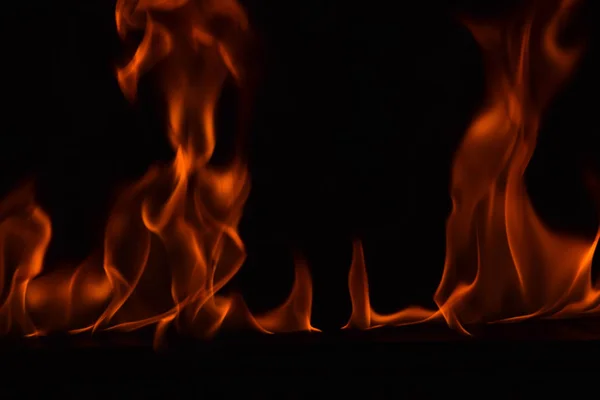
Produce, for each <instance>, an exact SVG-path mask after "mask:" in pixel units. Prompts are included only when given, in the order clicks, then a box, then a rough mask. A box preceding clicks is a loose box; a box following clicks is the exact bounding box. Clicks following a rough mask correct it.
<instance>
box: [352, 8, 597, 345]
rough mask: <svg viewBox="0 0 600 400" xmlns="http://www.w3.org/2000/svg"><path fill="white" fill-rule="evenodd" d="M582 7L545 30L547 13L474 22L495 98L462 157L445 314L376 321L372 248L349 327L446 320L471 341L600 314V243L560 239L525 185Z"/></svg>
mask: <svg viewBox="0 0 600 400" xmlns="http://www.w3.org/2000/svg"><path fill="white" fill-rule="evenodd" d="M535 4H540V5H543V6H547V5H548V4H551V2H543V4H542V2H538V3H535ZM575 5H576V1H573V0H563V1H561V2H560V3H559V4H558V7H557V9H556V11H555V12H554V14H553V15H552V17H551V18H550V20H549V21H548V22H547V23H546V24H545V26H543V27H542V28H541V29H540V21H539V18H538V16H539V15H540V13H537V12H535V11H538V9H535V10H534V12H531V13H529V14H528V15H527V16H526V17H525V18H524V19H521V20H519V19H515V20H513V21H508V22H509V23H506V21H504V22H503V23H501V24H495V25H490V24H486V25H481V24H477V23H474V22H472V21H465V23H466V25H467V27H468V28H469V29H470V31H471V32H472V34H473V36H474V37H475V39H476V40H477V42H478V43H479V45H480V47H481V48H482V50H483V54H484V58H485V60H486V61H487V66H488V68H487V74H488V92H487V93H488V94H487V102H486V104H487V105H486V107H484V109H483V111H482V112H481V113H480V114H479V115H478V116H477V117H476V118H475V120H474V121H473V123H472V124H471V126H470V128H469V129H468V131H467V132H466V135H465V137H464V139H463V141H462V144H461V145H460V147H459V149H458V151H457V152H456V154H455V157H454V163H453V169H452V185H451V197H452V203H453V210H452V213H451V215H450V217H449V218H448V221H447V229H446V240H447V244H446V261H445V265H444V272H443V275H442V279H441V282H440V284H439V287H438V289H437V291H436V293H435V296H434V300H435V302H436V304H437V306H438V307H439V309H438V310H435V311H433V310H429V311H428V310H423V309H420V308H410V309H407V310H404V311H401V312H399V313H397V314H394V315H389V316H381V315H379V314H377V313H376V312H374V311H373V310H372V309H371V307H370V304H369V297H368V289H367V277H366V270H365V266H364V260H363V255H362V248H361V246H360V243H356V244H355V250H354V261H353V264H352V267H351V270H350V276H349V287H350V292H351V298H352V304H353V313H352V316H351V319H350V322H349V324H348V326H354V327H358V328H362V329H367V328H371V327H375V326H378V325H383V324H394V325H401V324H406V323H414V322H423V321H428V320H433V319H439V318H440V317H443V318H444V319H445V321H446V322H447V323H448V325H449V326H450V327H453V328H456V329H458V330H460V331H462V332H463V333H468V330H467V327H468V326H469V325H471V324H475V323H482V322H483V323H490V322H501V321H514V320H520V319H525V318H531V317H534V316H539V317H566V316H574V315H581V314H584V313H592V312H597V311H598V310H599V304H600V288H598V287H597V286H596V287H595V286H594V285H593V283H592V278H591V264H592V257H593V254H594V251H595V249H596V245H597V243H598V238H599V235H596V237H595V238H593V239H582V238H575V237H568V236H566V235H564V234H559V233H556V232H552V231H550V230H549V229H548V228H547V227H546V226H545V225H544V223H543V222H542V221H541V220H540V218H539V217H538V216H537V214H536V211H535V210H534V208H533V206H532V204H531V201H530V199H529V196H528V194H527V190H526V187H525V183H524V173H525V169H526V168H527V165H528V163H529V160H530V159H531V156H532V154H533V151H534V149H535V144H536V139H537V134H538V129H539V125H540V118H541V116H542V114H543V110H544V108H545V107H546V106H547V104H548V102H549V101H550V99H551V98H552V95H553V94H554V93H555V92H556V91H557V90H558V89H559V88H560V86H561V85H562V84H563V83H564V82H565V80H566V79H567V78H568V76H569V74H570V73H571V72H572V71H573V69H574V67H575V65H576V63H577V60H578V58H579V54H580V49H578V48H575V49H565V48H562V47H561V46H560V45H559V40H558V35H559V32H560V31H561V29H560V28H561V27H562V26H563V24H564V23H565V20H566V18H567V17H568V16H569V13H570V12H571V10H572V9H573V6H575Z"/></svg>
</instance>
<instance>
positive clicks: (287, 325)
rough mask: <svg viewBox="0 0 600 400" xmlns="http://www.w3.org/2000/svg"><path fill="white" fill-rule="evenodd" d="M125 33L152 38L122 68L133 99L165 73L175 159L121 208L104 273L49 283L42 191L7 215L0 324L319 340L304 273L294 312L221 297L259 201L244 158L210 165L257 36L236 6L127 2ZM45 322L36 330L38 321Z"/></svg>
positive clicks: (94, 267) (29, 330) (0, 230)
mask: <svg viewBox="0 0 600 400" xmlns="http://www.w3.org/2000/svg"><path fill="white" fill-rule="evenodd" d="M116 23H117V30H118V32H119V34H120V36H121V37H122V38H123V39H126V38H127V35H128V33H129V32H131V31H135V30H143V31H144V36H143V39H142V41H141V43H140V44H139V45H138V47H137V50H136V52H135V54H134V55H133V57H132V58H131V60H130V62H129V63H128V64H127V65H125V66H124V67H122V68H120V69H118V71H117V78H118V82H119V84H120V86H121V88H122V90H123V93H124V94H125V96H126V97H127V98H129V99H131V100H133V99H135V96H136V91H137V85H138V81H139V79H140V77H141V76H142V75H143V74H144V73H145V72H147V71H149V70H150V69H152V68H155V69H157V70H158V72H159V73H161V79H160V84H161V88H162V90H163V93H164V96H165V98H166V101H167V108H168V122H169V138H170V141H171V144H172V146H173V148H174V150H175V159H174V160H173V163H172V164H171V165H170V166H168V167H167V168H160V167H154V168H152V169H151V170H150V171H149V172H148V173H147V174H146V175H145V176H144V177H143V178H142V179H141V180H140V181H139V182H137V183H136V184H134V185H132V186H131V187H130V188H129V189H128V190H127V191H126V192H125V193H123V195H122V196H121V197H120V199H119V201H118V203H117V205H116V206H115V208H114V210H113V212H112V214H111V217H110V219H109V221H108V224H107V227H106V233H105V240H104V259H103V262H102V263H99V262H98V260H96V259H94V258H90V259H89V260H86V262H84V263H82V264H81V265H80V266H79V267H78V268H76V269H75V270H74V271H73V270H67V269H64V270H59V271H57V272H52V273H49V274H42V272H43V260H44V255H45V252H46V249H47V247H48V244H49V241H50V236H51V225H50V219H49V218H48V216H47V215H46V214H44V212H43V211H42V210H41V209H40V208H39V207H37V206H36V205H35V203H34V201H33V198H34V196H33V192H32V190H31V188H29V187H28V188H26V189H23V190H21V191H17V192H15V193H13V195H12V196H9V198H7V199H6V200H5V201H4V202H3V203H2V205H0V254H1V255H2V258H1V259H0V269H1V271H0V272H2V273H1V274H0V279H4V277H5V276H12V280H11V281H10V282H4V281H2V280H0V287H2V288H3V289H4V296H3V298H2V306H1V308H0V321H2V327H3V328H4V330H5V331H9V330H11V329H13V328H14V329H22V330H23V331H24V332H25V333H26V334H28V335H39V334H44V333H46V332H48V331H52V330H57V329H60V330H70V331H71V332H82V331H87V330H92V331H94V330H97V329H121V330H134V329H138V328H140V327H143V326H146V325H150V324H155V325H156V340H157V342H156V343H158V340H159V339H160V336H161V335H162V334H163V333H164V331H165V330H166V328H167V327H168V326H169V325H170V324H171V323H175V324H177V327H179V328H180V329H181V330H183V331H186V332H190V333H193V334H197V335H203V336H207V335H212V334H214V333H215V332H216V331H217V330H218V329H219V328H220V327H221V326H222V325H223V324H225V323H233V324H238V325H239V324H241V325H243V326H247V327H252V328H254V329H258V330H261V331H264V332H278V331H293V330H314V328H312V327H311V325H310V313H311V302H312V287H311V279H310V275H309V273H308V270H307V268H306V267H305V266H298V267H297V272H296V276H297V282H296V283H295V285H294V288H293V290H292V293H291V295H290V298H289V299H288V300H287V302H286V303H285V304H284V305H283V306H281V307H280V308H277V309H276V310H275V311H273V312H271V313H268V314H267V315H265V316H262V317H260V318H258V319H255V318H254V317H253V316H252V315H251V314H250V312H249V311H248V309H247V308H246V306H245V304H244V302H243V300H241V298H240V297H239V296H225V295H221V294H218V291H219V290H220V289H221V288H222V287H223V286H224V285H225V284H226V283H227V282H228V281H229V280H230V279H231V278H232V277H233V276H234V275H235V274H236V272H237V271H238V270H239V268H240V267H241V265H242V263H243V261H244V259H245V250H244V245H243V243H242V240H241V239H240V237H239V234H238V231H237V226H238V223H239V221H240V218H241V216H242V210H243V206H244V203H245V201H246V198H247V196H248V192H249V188H250V185H249V178H248V171H247V168H246V166H245V164H244V162H243V160H242V157H241V154H239V152H238V153H236V154H235V155H234V157H233V160H232V161H231V162H230V163H229V164H228V165H226V166H224V167H215V166H213V165H211V164H210V160H211V157H212V154H213V151H214V149H215V145H216V140H217V139H216V132H215V124H214V112H215V107H216V105H217V101H218V98H219V94H220V92H221V88H222V86H223V84H224V82H225V80H226V79H227V77H228V76H232V77H233V78H234V79H235V80H236V81H237V83H238V84H243V80H244V76H243V71H244V68H243V65H242V64H243V63H242V62H241V56H240V54H241V52H242V51H243V46H244V41H245V40H246V39H247V32H248V29H249V26H248V21H247V18H246V15H245V13H244V11H243V9H242V8H241V7H240V6H239V5H238V4H237V3H236V2H235V0H198V1H191V0H190V1H187V0H139V1H138V0H119V1H118V2H117V7H116ZM34 321H35V322H34Z"/></svg>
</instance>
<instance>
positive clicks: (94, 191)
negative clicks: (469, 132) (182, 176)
mask: <svg viewBox="0 0 600 400" xmlns="http://www.w3.org/2000/svg"><path fill="white" fill-rule="evenodd" d="M29 3H30V2H13V3H10V5H8V4H7V5H6V6H3V12H2V14H1V17H0V18H2V23H1V27H2V28H1V29H2V33H1V36H0V40H1V41H2V44H1V49H2V52H3V57H2V66H3V68H2V71H3V72H2V82H3V87H2V88H3V90H2V96H3V98H4V101H3V102H2V103H3V105H2V107H0V110H1V111H0V118H1V121H2V134H1V135H0V170H1V171H2V175H1V176H2V181H1V182H0V193H1V194H2V195H6V194H7V193H9V192H10V191H11V190H13V189H14V188H15V187H17V186H18V185H19V184H20V183H22V182H24V181H26V180H28V179H34V181H35V182H36V188H37V196H38V201H39V203H40V204H41V205H42V207H43V208H44V209H45V210H46V211H47V212H48V213H49V215H50V217H51V219H52V223H53V238H52V242H51V247H50V251H49V254H48V257H47V264H48V267H47V268H48V269H51V268H52V265H54V264H56V263H58V262H74V263H76V262H77V261H81V260H83V259H84V258H85V257H86V255H88V254H89V253H90V252H91V251H92V250H94V249H96V248H98V247H100V246H101V243H102V236H103V228H104V224H105V222H106V220H107V217H108V214H109V211H110V208H111V205H112V204H113V203H114V201H115V199H116V197H117V195H118V193H119V190H120V188H122V187H123V186H125V185H126V184H128V183H130V182H132V181H134V180H135V179H137V178H139V177H141V176H142V175H143V173H144V172H145V171H146V170H147V168H148V166H149V165H151V164H153V163H155V162H168V161H169V160H170V159H171V157H172V155H173V154H172V151H171V149H170V147H169V145H168V142H167V140H166V136H165V129H164V126H165V123H164V121H163V114H162V113H163V111H162V110H160V109H159V108H158V107H157V106H156V104H157V102H156V101H154V100H153V99H151V97H152V96H151V95H150V94H147V93H151V92H152V90H151V89H148V87H151V85H152V82H151V81H150V80H146V81H143V82H142V84H141V89H140V96H139V101H138V102H137V103H135V104H130V103H128V102H127V101H126V100H125V98H124V97H123V95H122V93H121V91H120V89H119V87H118V84H117V82H116V79H115V74H114V71H115V67H116V66H118V65H120V64H121V63H122V62H123V61H124V60H125V56H126V54H125V52H124V48H123V44H122V43H121V41H120V39H119V37H118V36H117V34H116V29H115V23H114V6H115V4H114V1H106V0H81V1H74V0H70V1H62V2H36V3H33V2H31V4H29ZM404 3H405V2H392V1H388V2H377V1H374V2H346V1H329V0H319V1H317V0H308V1H302V2H296V1H279V0H262V1H259V0H252V1H246V2H243V4H244V5H245V6H246V7H247V10H248V14H249V18H250V21H251V24H252V26H253V29H254V31H255V33H256V39H257V49H256V57H255V62H256V65H255V66H256V70H257V71H259V72H260V74H258V75H257V76H256V78H257V81H256V82H255V83H256V84H255V87H256V91H255V93H254V94H255V96H254V102H253V114H252V118H251V122H250V125H249V131H250V133H249V140H248V143H247V155H248V158H249V168H250V173H251V176H252V192H251V195H250V198H249V200H248V202H247V205H246V208H245V213H244V218H243V220H242V223H241V227H240V229H241V235H242V238H243V240H244V242H245V244H246V246H247V251H248V258H247V262H246V264H245V265H244V266H243V268H242V270H241V271H240V272H239V274H238V275H237V276H236V277H235V278H234V279H233V281H232V282H231V285H230V286H231V287H233V288H235V289H236V290H239V291H241V292H242V293H243V295H244V297H245V299H246V301H247V303H248V304H249V306H250V308H251V309H252V310H254V311H264V310H267V309H270V308H273V307H274V306H276V305H278V304H280V303H281V302H282V301H283V300H284V299H285V298H286V296H287V295H288V293H289V290H290V288H291V285H292V281H293V263H292V256H293V252H299V253H301V254H303V255H304V256H305V257H306V258H307V259H308V261H309V263H310V267H311V272H312V276H313V282H314V303H313V307H314V309H313V325H315V326H317V327H319V328H322V329H337V328H338V327H340V326H342V325H343V324H344V323H345V322H346V321H347V319H348V317H349V315H350V299H349V296H348V290H347V274H348V268H349V265H350V260H351V240H352V239H353V238H361V239H362V240H363V242H364V245H365V252H366V259H367V266H368V271H369V274H370V287H371V299H372V304H373V306H374V307H375V308H376V309H377V310H378V311H381V312H388V311H396V310H397V309H399V308H401V307H404V306H407V305H410V304H421V305H425V306H432V300H431V299H432V295H433V292H434V291H435V288H436V287H437V283H438V281H439V278H440V276H441V272H442V267H443V259H444V244H445V239H444V224H445V219H446V217H447V215H448V213H449V211H450V198H449V194H448V188H449V169H450V165H451V159H452V154H453V152H454V150H455V149H456V147H457V145H458V144H459V141H460V138H461V136H462V134H463V133H464V131H465V129H466V128H467V126H468V124H469V122H470V120H471V118H472V116H473V114H474V113H475V112H476V111H477V109H478V107H479V105H480V104H481V100H482V96H483V91H484V71H483V65H482V61H481V54H480V51H479V48H478V46H477V44H476V43H475V41H474V40H473V39H472V37H471V36H470V34H469V32H468V31H467V30H466V29H465V28H463V27H462V26H461V25H460V24H459V23H458V22H457V18H456V15H458V14H460V13H464V12H467V11H468V12H471V13H473V14H475V15H479V16H490V15H496V16H497V15H499V14H501V13H502V12H505V11H506V10H508V9H510V8H511V7H513V6H514V5H515V4H517V3H519V2H515V1H512V2H507V1H504V2H502V1H497V2H485V3H486V6H485V8H484V7H483V6H481V3H482V2H476V1H472V2H466V1H462V2H459V1H441V0H440V1H417V2H413V3H414V4H408V2H406V3H407V4H404ZM591 3H593V0H589V1H588V2H587V4H586V12H585V13H584V16H586V18H585V19H584V20H583V22H582V23H581V26H582V27H583V29H581V31H582V32H583V33H585V37H586V38H587V39H586V40H587V42H586V48H587V51H586V54H585V57H584V59H583V60H582V63H581V65H580V68H579V70H578V72H577V73H576V74H575V75H574V76H573V78H572V80H571V81H570V82H569V84H568V86H567V87H566V88H565V89H564V90H563V91H562V92H561V93H560V95H559V96H557V98H556V99H555V101H554V103H553V104H552V106H551V107H550V108H549V110H548V113H547V115H546V117H545V119H544V121H543V125H542V130H541V133H540V137H539V144H538V148H537V150H536V153H535V155H534V158H533V160H532V162H531V164H530V168H529V170H528V175H527V183H528V187H529V190H530V194H531V196H532V199H533V202H534V205H535V206H536V208H537V209H538V211H539V213H540V215H541V216H542V218H543V219H544V220H545V221H546V222H547V223H548V224H550V226H552V227H553V228H555V229H560V230H568V231H571V232H573V233H574V234H581V235H588V236H589V235H593V234H594V233H595V230H596V226H597V224H598V221H597V216H596V211H595V209H596V203H595V201H594V196H593V195H592V191H590V189H589V186H590V185H588V184H587V183H589V181H590V179H589V177H590V176H600V157H599V155H600V153H599V150H600V147H599V145H600V140H599V136H598V133H599V132H598V122H597V110H598V107H597V105H598V101H597V96H598V93H599V92H598V88H599V87H598V81H597V74H598V70H599V69H598V68H597V52H598V49H597V42H596V40H595V37H596V36H597V33H598V32H597V27H596V26H594V25H593V24H592V23H590V21H593V20H594V18H595V16H597V15H598V14H597V12H596V10H595V9H594V8H593V6H594V5H593V4H591ZM596 8H597V7H596ZM146 94H147V95H146ZM233 103H234V102H232V101H228V100H227V96H226V95H225V96H224V99H223V101H222V106H221V108H220V110H219V127H218V129H220V130H221V131H222V132H223V135H227V134H228V132H229V133H230V131H231V130H232V127H231V123H230V121H231V120H232V118H233V117H234V116H235V114H234V112H235V108H234V107H233V106H231V104H233ZM586 182H587V183H586Z"/></svg>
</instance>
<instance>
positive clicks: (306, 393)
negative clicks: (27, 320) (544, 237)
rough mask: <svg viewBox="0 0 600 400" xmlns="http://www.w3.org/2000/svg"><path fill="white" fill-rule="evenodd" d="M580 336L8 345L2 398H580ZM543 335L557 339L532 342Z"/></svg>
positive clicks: (591, 365)
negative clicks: (158, 348) (163, 346)
mask: <svg viewBox="0 0 600 400" xmlns="http://www.w3.org/2000/svg"><path fill="white" fill-rule="evenodd" d="M573 325H574V324H572V323H570V322H559V323H555V322H549V323H547V322H536V323H523V324H511V325H503V326H497V327H492V328H489V329H487V330H486V331H485V332H484V333H483V335H482V336H481V337H479V338H477V339H469V338H465V337H461V336H458V335H456V334H454V333H452V332H450V331H449V330H447V328H445V327H442V326H432V325H428V326H420V327H408V328H393V329H387V328H386V329H378V330H373V331H369V332H356V331H340V332H335V333H327V334H318V333H313V334H307V333H299V334H289V335H255V334H244V335H242V336H239V337H236V336H235V335H227V336H223V335H221V336H220V337H217V338H215V339H214V340H212V341H209V342H203V341H198V340H184V339H181V338H179V339H177V340H170V341H169V347H168V348H167V349H163V350H161V351H158V352H156V351H154V350H152V349H151V348H150V347H148V346H145V345H134V344H133V342H132V340H133V337H132V336H131V335H125V336H122V337H121V336H119V335H111V336H109V337H104V336H103V335H99V336H98V337H96V338H95V339H94V340H90V339H89V338H85V337H83V336H78V337H71V338H68V339H67V338H56V337H53V338H43V339H32V340H19V341H11V342H7V341H5V342H4V345H5V347H4V349H3V351H2V363H3V370H4V371H6V372H5V374H4V375H3V379H2V381H4V382H2V387H3V397H4V398H6V396H7V395H8V397H11V398H13V397H19V398H23V397H24V396H26V397H28V396H31V395H33V394H34V393H33V392H36V393H35V395H38V394H39V395H41V396H46V395H61V396H62V397H63V398H64V397H67V398H68V397H73V398H100V397H102V398H107V397H111V398H114V397H116V398H120V397H128V398H132V397H133V398H139V397H151V396H154V397H156V396H158V397H160V398H184V397H185V398H190V396H198V397H199V396H203V395H208V396H210V398H223V397H225V398H229V397H240V396H244V397H251V398H257V397H258V398H264V397H274V398H307V397H315V398H330V397H331V396H336V397H337V396H353V398H354V397H355V396H361V397H365V398H374V397H375V398H377V397H382V396H386V397H388V396H393V397H402V396H408V397H415V398H424V397H425V398H427V397H428V396H433V395H436V396H437V395H460V396H461V397H463V398H464V397H467V398H471V397H473V398H475V397H481V396H486V397H488V396H493V397H494V398H496V397H497V396H499V395H502V396H509V395H510V396H511V397H513V398H514V397H515V396H516V397H521V396H525V395H526V396H531V395H535V396H536V397H537V396H545V395H546V394H548V395H555V396H557V395H559V392H558V391H559V390H560V391H561V392H560V393H565V395H566V394H568V395H569V396H574V395H577V394H578V393H582V394H583V393H586V391H587V390H588V389H591V388H590V387H589V385H591V384H592V382H593V379H594V378H595V376H597V373H598V372H600V368H598V367H597V361H598V359H599V356H600V342H598V341H589V340H577V341H576V340H573V339H572V338H574V337H575V336H577V335H580V333H578V334H576V333H575V332H577V330H576V329H572V328H573ZM542 331H543V332H545V333H546V335H545V337H546V338H553V339H552V340H549V339H545V340H539V339H535V337H539V336H538V335H539V333H540V332H542ZM567 331H568V332H572V333H573V336H571V339H570V340H559V339H558V338H560V337H563V338H567V336H564V333H565V332H567ZM588 331H589V327H588ZM497 337H503V338H504V339H502V340H499V339H495V338H497ZM507 337H510V338H512V340H507V339H506V338H507ZM580 337H584V336H580ZM432 340H435V342H434V341H432ZM563 390H566V391H568V392H562V391H563Z"/></svg>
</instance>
